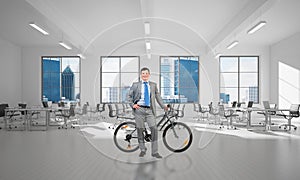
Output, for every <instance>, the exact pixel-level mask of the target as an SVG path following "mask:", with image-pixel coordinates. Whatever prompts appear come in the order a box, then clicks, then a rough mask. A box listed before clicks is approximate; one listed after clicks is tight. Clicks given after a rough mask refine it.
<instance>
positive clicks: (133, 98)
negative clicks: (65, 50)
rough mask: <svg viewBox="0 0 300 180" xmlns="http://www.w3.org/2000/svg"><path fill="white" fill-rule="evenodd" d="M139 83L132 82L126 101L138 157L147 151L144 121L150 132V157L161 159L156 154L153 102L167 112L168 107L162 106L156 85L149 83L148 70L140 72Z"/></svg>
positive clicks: (154, 109)
mask: <svg viewBox="0 0 300 180" xmlns="http://www.w3.org/2000/svg"><path fill="white" fill-rule="evenodd" d="M140 73H141V79H142V80H141V81H139V82H134V83H133V84H132V86H131V88H130V90H129V94H128V101H129V104H130V106H131V107H132V109H133V114H134V117H135V122H136V127H137V133H138V142H139V148H140V150H141V152H140V155H139V156H140V157H144V156H145V154H146V151H147V148H146V147H145V142H144V134H143V131H144V128H145V121H146V122H147V123H148V126H149V127H150V130H151V151H152V156H153V157H156V158H162V156H161V155H160V154H159V153H158V143H157V139H158V137H157V134H158V133H157V127H156V122H155V115H156V106H155V100H156V101H157V103H158V104H159V105H160V107H161V108H163V109H165V110H167V109H168V107H167V106H166V105H164V103H163V100H162V98H161V96H160V93H159V92H158V89H157V85H156V83H154V82H152V81H149V78H150V70H149V69H148V68H147V67H144V68H142V69H141V71H140Z"/></svg>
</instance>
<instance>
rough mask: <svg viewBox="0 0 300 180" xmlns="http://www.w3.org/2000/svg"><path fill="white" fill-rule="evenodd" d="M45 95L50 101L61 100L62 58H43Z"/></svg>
mask: <svg viewBox="0 0 300 180" xmlns="http://www.w3.org/2000/svg"><path fill="white" fill-rule="evenodd" d="M42 68H43V97H44V98H45V99H47V100H48V101H53V102H58V101H59V100H60V88H59V87H60V60H59V59H57V60H55V59H43V62H42Z"/></svg>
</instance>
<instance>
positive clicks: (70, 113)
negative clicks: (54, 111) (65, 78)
mask: <svg viewBox="0 0 300 180" xmlns="http://www.w3.org/2000/svg"><path fill="white" fill-rule="evenodd" d="M75 106H76V105H75V104H72V103H71V104H70V108H69V109H68V110H67V111H65V110H62V112H61V114H60V116H61V117H63V119H64V123H63V125H61V126H59V127H58V129H63V128H64V129H67V128H68V120H69V121H70V120H71V117H75ZM73 123H74V122H72V121H71V128H75V126H74V124H73ZM76 124H77V123H76Z"/></svg>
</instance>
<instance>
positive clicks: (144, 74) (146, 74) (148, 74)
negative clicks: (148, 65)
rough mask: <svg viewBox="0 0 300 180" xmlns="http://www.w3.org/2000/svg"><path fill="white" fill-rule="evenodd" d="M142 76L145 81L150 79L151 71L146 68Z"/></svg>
mask: <svg viewBox="0 0 300 180" xmlns="http://www.w3.org/2000/svg"><path fill="white" fill-rule="evenodd" d="M141 78H142V80H143V81H148V80H149V78H150V73H149V71H147V70H145V71H142V72H141Z"/></svg>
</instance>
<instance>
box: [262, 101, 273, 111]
mask: <svg viewBox="0 0 300 180" xmlns="http://www.w3.org/2000/svg"><path fill="white" fill-rule="evenodd" d="M263 105H264V108H265V109H271V108H270V103H269V101H263Z"/></svg>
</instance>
